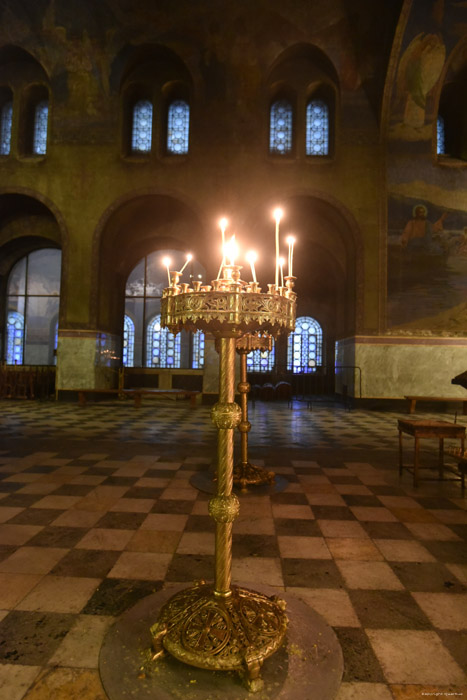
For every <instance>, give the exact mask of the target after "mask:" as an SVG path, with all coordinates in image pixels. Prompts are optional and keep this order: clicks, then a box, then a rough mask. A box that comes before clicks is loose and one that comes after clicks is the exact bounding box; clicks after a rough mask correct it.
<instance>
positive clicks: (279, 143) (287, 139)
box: [269, 100, 293, 155]
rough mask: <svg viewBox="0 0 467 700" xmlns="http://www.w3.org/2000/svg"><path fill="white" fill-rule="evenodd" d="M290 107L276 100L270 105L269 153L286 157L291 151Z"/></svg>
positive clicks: (284, 101)
mask: <svg viewBox="0 0 467 700" xmlns="http://www.w3.org/2000/svg"><path fill="white" fill-rule="evenodd" d="M292 115H293V110H292V105H291V104H290V102H287V100H278V101H277V102H274V103H273V104H272V105H271V113H270V126H269V152H270V153H272V154H274V155H286V154H288V153H290V152H291V150H292Z"/></svg>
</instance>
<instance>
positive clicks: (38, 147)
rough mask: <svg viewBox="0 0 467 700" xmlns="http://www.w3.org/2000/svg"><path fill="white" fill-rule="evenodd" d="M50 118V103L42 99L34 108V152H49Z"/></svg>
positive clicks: (42, 153) (39, 153) (40, 153)
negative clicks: (48, 127)
mask: <svg viewBox="0 0 467 700" xmlns="http://www.w3.org/2000/svg"><path fill="white" fill-rule="evenodd" d="M48 119H49V104H48V102H47V100H41V101H40V102H38V103H37V104H36V108H35V110H34V136H33V143H32V152H33V153H36V154H37V155H44V153H46V152H47V122H48Z"/></svg>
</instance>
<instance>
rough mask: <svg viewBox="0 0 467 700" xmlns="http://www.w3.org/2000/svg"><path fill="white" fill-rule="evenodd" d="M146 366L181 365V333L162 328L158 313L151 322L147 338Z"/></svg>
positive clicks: (175, 366) (170, 367)
mask: <svg viewBox="0 0 467 700" xmlns="http://www.w3.org/2000/svg"><path fill="white" fill-rule="evenodd" d="M146 367H164V368H167V369H176V368H179V367H180V334H179V335H174V334H173V333H170V331H169V329H168V328H162V326H161V317H160V314H158V315H157V316H156V317H155V318H154V319H153V320H152V321H151V322H150V323H149V324H148V329H147V339H146Z"/></svg>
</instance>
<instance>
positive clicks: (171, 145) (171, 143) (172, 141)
mask: <svg viewBox="0 0 467 700" xmlns="http://www.w3.org/2000/svg"><path fill="white" fill-rule="evenodd" d="M189 130H190V107H189V105H188V103H187V102H184V101H183V100H176V101H175V102H172V104H171V105H170V107H169V114H168V123H167V151H168V152H169V153H173V154H175V155H183V154H185V153H188V135H189Z"/></svg>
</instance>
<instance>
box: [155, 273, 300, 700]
mask: <svg viewBox="0 0 467 700" xmlns="http://www.w3.org/2000/svg"><path fill="white" fill-rule="evenodd" d="M240 269H241V268H240V267H238V266H234V265H225V266H224V267H223V271H222V273H223V276H222V278H220V279H217V280H214V281H213V282H212V285H204V286H203V287H201V290H200V291H194V290H192V289H188V290H187V291H186V292H185V291H182V289H181V288H180V286H179V285H178V279H176V278H175V275H174V276H173V278H172V285H171V286H170V287H168V288H166V289H165V290H164V293H163V297H162V302H161V322H162V325H164V326H166V327H167V328H169V330H170V331H171V332H172V333H178V332H179V331H180V330H182V329H185V330H189V331H197V330H202V331H205V332H211V333H212V334H213V335H214V336H215V337H216V339H217V340H218V347H219V401H218V402H217V403H216V404H215V406H213V408H212V412H211V417H212V421H213V423H214V424H215V426H216V427H217V431H218V443H217V445H218V446H217V455H218V463H217V493H216V495H215V496H214V497H213V498H212V499H211V500H210V502H209V514H210V515H211V517H212V518H213V520H214V521H215V523H216V538H215V582H214V584H211V585H210V584H207V583H206V582H204V581H200V582H197V583H195V584H194V585H193V586H192V587H190V588H187V589H184V590H183V591H181V592H179V593H176V594H175V595H174V596H173V597H172V598H170V600H169V601H168V602H167V603H166V604H165V605H164V606H163V607H162V609H161V611H160V613H159V617H158V620H157V621H156V623H155V624H154V625H153V626H152V627H151V630H150V631H151V635H152V640H153V650H154V655H153V659H157V658H158V657H160V656H161V655H163V654H164V651H167V652H169V654H171V655H172V656H174V657H175V658H177V659H179V660H180V661H183V662H184V663H187V664H189V665H191V666H196V667H199V668H205V669H211V670H216V671H219V670H224V671H238V672H240V673H241V674H242V675H243V677H244V679H245V682H246V686H247V688H248V689H249V690H250V691H253V692H255V691H258V690H261V688H262V687H263V681H262V678H261V666H262V664H263V661H264V660H265V659H266V658H268V657H269V656H271V654H273V653H274V652H275V651H277V649H279V647H280V646H281V644H282V642H283V640H284V637H285V634H286V631H287V617H286V615H285V603H284V601H282V600H281V599H280V598H278V597H277V596H272V597H267V596H265V595H263V594H262V593H258V592H256V591H252V590H249V589H246V588H240V587H239V586H234V585H231V569H232V526H233V522H234V520H235V518H236V517H237V515H238V512H239V501H238V498H237V497H236V495H235V494H233V493H232V485H233V457H234V450H233V447H234V430H235V429H236V428H237V427H238V425H239V424H240V422H241V420H242V411H241V408H240V406H239V405H238V404H236V403H235V401H234V399H235V352H236V340H237V339H238V338H241V337H242V336H244V335H246V334H247V333H255V332H256V331H258V330H262V331H264V332H267V333H270V334H271V335H273V336H274V337H276V336H277V335H278V334H279V333H281V332H286V333H288V332H290V331H292V330H293V329H294V326H295V307H296V294H295V293H294V292H293V281H294V278H286V279H287V280H288V282H287V287H284V288H281V289H280V290H275V289H274V290H273V291H272V293H268V294H261V290H260V289H259V288H258V286H257V285H255V286H253V285H246V284H245V283H244V282H242V281H241V280H240Z"/></svg>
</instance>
